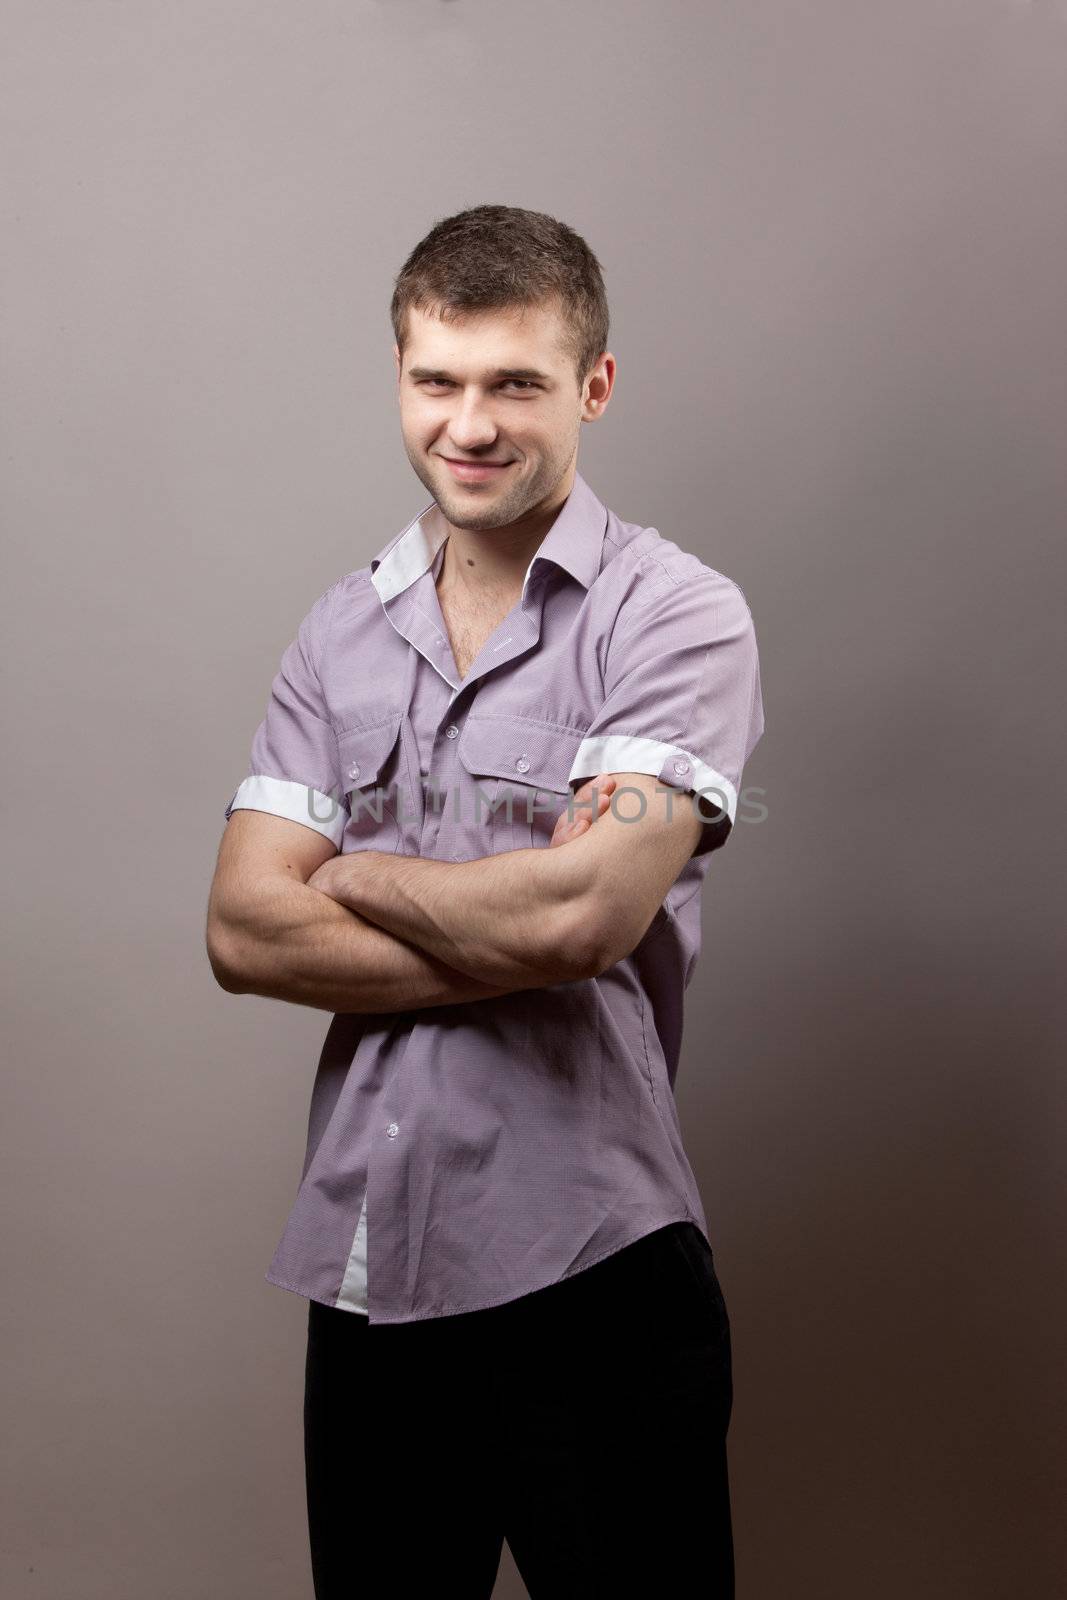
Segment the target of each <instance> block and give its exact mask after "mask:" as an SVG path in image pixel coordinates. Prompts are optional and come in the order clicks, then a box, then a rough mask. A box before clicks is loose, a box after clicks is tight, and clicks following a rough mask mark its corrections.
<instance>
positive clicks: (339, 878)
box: [307, 850, 368, 905]
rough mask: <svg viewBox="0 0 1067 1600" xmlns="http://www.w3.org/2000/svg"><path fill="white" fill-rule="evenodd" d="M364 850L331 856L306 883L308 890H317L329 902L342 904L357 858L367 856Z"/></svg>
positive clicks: (355, 868)
mask: <svg viewBox="0 0 1067 1600" xmlns="http://www.w3.org/2000/svg"><path fill="white" fill-rule="evenodd" d="M367 854H368V852H367V851H365V850H350V851H348V853H347V854H342V855H336V856H331V857H330V858H329V860H328V861H324V862H323V863H322V866H321V867H316V868H315V871H314V872H313V873H312V874H311V877H310V878H309V879H308V881H307V886H308V888H309V889H317V890H318V891H319V893H320V894H328V895H329V897H330V899H331V900H339V901H340V902H341V904H342V905H343V904H344V900H345V885H346V884H347V883H348V882H349V881H350V879H351V877H352V873H353V872H354V871H355V870H358V868H357V857H359V856H361V855H367Z"/></svg>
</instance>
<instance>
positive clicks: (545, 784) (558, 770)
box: [459, 714, 585, 794]
mask: <svg viewBox="0 0 1067 1600" xmlns="http://www.w3.org/2000/svg"><path fill="white" fill-rule="evenodd" d="M584 738H585V729H584V728H563V727H557V726H556V725H555V724H553V723H545V722H534V721H532V720H531V719H530V718H529V717H505V716H481V717H479V716H475V715H473V714H471V715H470V716H468V718H467V721H466V723H465V725H464V728H463V731H462V733H461V734H460V737H459V758H460V760H461V761H462V763H463V765H464V767H466V769H467V771H468V772H470V773H471V774H473V775H474V776H475V777H492V778H504V779H506V780H507V781H509V782H510V783H513V784H516V785H520V784H521V785H523V786H525V787H527V788H531V789H549V790H552V791H554V792H555V793H556V794H569V793H570V792H571V789H570V785H569V783H568V782H567V774H568V773H569V772H570V770H571V767H572V766H573V765H574V758H575V756H576V755H577V754H578V746H579V745H580V744H581V742H582V740H583V739H584Z"/></svg>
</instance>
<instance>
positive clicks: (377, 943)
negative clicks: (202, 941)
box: [212, 876, 533, 1012]
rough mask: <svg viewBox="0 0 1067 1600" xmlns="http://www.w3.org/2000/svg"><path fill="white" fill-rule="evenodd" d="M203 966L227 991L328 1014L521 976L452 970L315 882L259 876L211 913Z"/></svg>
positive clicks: (452, 997) (463, 995) (460, 992)
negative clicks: (218, 913)
mask: <svg viewBox="0 0 1067 1600" xmlns="http://www.w3.org/2000/svg"><path fill="white" fill-rule="evenodd" d="M216 927H217V929H218V931H217V933H216V937H215V945H214V948H215V954H214V955H213V958H212V967H213V969H214V970H215V973H216V977H217V978H218V979H219V982H220V983H221V984H222V985H223V987H224V988H226V989H227V990H228V991H229V992H230V993H233V994H258V995H263V996H266V997H269V998H271V999H275V1000H288V1001H291V1002H293V1003H294V1004H296V1005H305V1006H312V1007H316V1008H318V1009H320V1010H323V1011H334V1012H392V1011H412V1010H420V1009H422V1008H424V1007H426V1006H441V1005H456V1004H459V1003H461V1002H463V1001H470V1000H484V999H489V998H492V997H493V996H495V995H500V994H507V993H510V992H511V991H512V990H513V989H515V988H520V987H532V986H533V981H532V979H531V981H530V982H529V983H526V984H522V983H500V982H488V981H485V980H482V979H479V978H477V977H475V976H472V975H470V974H468V973H464V972H459V971H457V970H456V969H454V968H452V967H450V966H449V965H448V964H447V963H446V962H444V961H442V960H440V959H439V958H437V957H435V956H434V955H432V954H430V953H428V952H427V951H425V950H422V949H420V948H418V947H417V946H415V945H412V944H410V943H408V942H406V941H405V940H403V939H401V938H398V937H397V936H396V935H394V934H392V933H390V932H389V931H387V930H386V929H383V928H381V927H379V926H376V925H375V924H374V923H371V922H369V921H367V920H365V919H364V918H363V917H361V916H359V915H358V914H357V913H356V912H354V911H353V910H351V909H350V908H349V907H347V906H345V905H341V904H340V903H339V902H338V901H337V900H334V899H332V898H331V897H330V896H329V895H327V894H323V893H321V892H320V891H319V890H318V889H313V888H309V887H308V886H307V885H305V884H302V883H299V882H297V881H296V880H294V879H291V878H287V877H283V876H279V877H276V878H274V877H272V878H268V879H264V880H263V881H262V882H261V883H260V884H258V885H257V887H256V890H255V893H254V895H251V896H248V895H246V896H244V897H243V898H242V901H241V904H240V907H239V908H231V909H230V910H229V913H228V915H227V916H226V917H225V919H222V918H216Z"/></svg>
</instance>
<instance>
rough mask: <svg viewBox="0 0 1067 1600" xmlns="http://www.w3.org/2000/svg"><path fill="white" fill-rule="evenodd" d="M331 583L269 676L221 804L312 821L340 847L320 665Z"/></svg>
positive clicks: (341, 819) (340, 809)
mask: <svg viewBox="0 0 1067 1600" xmlns="http://www.w3.org/2000/svg"><path fill="white" fill-rule="evenodd" d="M336 591H337V585H334V587H333V588H331V589H328V590H327V591H326V593H325V594H324V595H321V596H320V597H319V599H318V600H316V602H315V604H314V605H313V606H312V608H311V610H310V611H309V612H308V614H307V616H306V617H305V618H304V620H303V622H301V624H300V627H299V629H298V631H297V636H296V638H295V639H294V640H293V641H292V643H291V644H290V645H289V646H288V648H287V649H286V651H285V653H284V655H283V656H282V659H281V665H280V667H279V669H278V672H277V674H276V675H275V678H274V681H273V683H272V684H271V692H270V702H269V704H268V706H267V713H266V716H265V717H264V718H263V721H262V722H261V723H260V725H259V727H258V728H257V729H256V732H255V734H254V736H253V739H252V749H251V754H250V757H249V762H248V772H247V776H246V777H245V778H244V779H243V781H242V782H241V784H240V785H239V786H238V789H237V792H236V793H235V794H234V797H233V799H232V800H231V801H230V803H229V805H228V806H227V807H226V817H227V820H228V819H229V816H230V813H231V812H233V811H239V810H242V809H243V810H250V811H269V812H271V813H272V814H273V815H274V816H276V817H287V818H288V819H289V820H290V821H291V822H300V823H302V824H303V826H304V827H305V828H313V829H314V830H315V831H316V833H321V834H322V835H323V836H324V837H325V838H327V839H330V840H332V842H333V844H334V845H335V846H336V847H337V848H338V849H340V846H341V839H342V836H343V834H344V830H345V824H346V823H347V821H348V812H347V808H346V807H345V806H344V804H343V803H342V802H341V800H340V798H339V797H340V796H341V795H342V793H343V786H342V783H341V774H340V770H339V759H338V747H337V735H336V733H335V732H334V728H333V724H332V723H331V721H330V718H329V715H328V711H327V707H326V705H325V703H324V699H323V692H322V683H321V679H320V669H321V663H322V657H323V651H324V649H325V646H326V640H327V637H328V634H329V625H330V615H331V611H332V607H333V603H334V599H335V597H336Z"/></svg>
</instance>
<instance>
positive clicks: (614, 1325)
mask: <svg viewBox="0 0 1067 1600" xmlns="http://www.w3.org/2000/svg"><path fill="white" fill-rule="evenodd" d="M732 1401H733V1385H732V1378H731V1367H730V1327H729V1319H728V1317H727V1313H726V1303H725V1300H724V1298H723V1294H722V1290H721V1288H720V1285H719V1281H718V1278H717V1275H716V1272H715V1268H714V1264H713V1257H712V1251H711V1249H710V1247H709V1245H708V1243H707V1241H706V1240H705V1238H704V1236H703V1234H702V1233H701V1232H700V1230H699V1229H698V1228H697V1227H696V1226H695V1225H694V1224H693V1223H689V1222H674V1223H671V1224H669V1225H668V1226H666V1227H663V1228H658V1229H657V1230H656V1231H655V1232H653V1233H650V1234H646V1235H645V1237H644V1238H642V1239H638V1240H637V1241H636V1242H635V1243H633V1244H631V1245H627V1246H626V1247H625V1248H624V1249H622V1250H619V1251H617V1252H616V1253H615V1254H614V1255H611V1256H607V1257H606V1258H605V1259H604V1260H603V1261H598V1262H596V1263H594V1265H593V1266H591V1267H586V1268H584V1269H583V1270H582V1271H581V1272H578V1273H576V1274H575V1275H574V1276H573V1277H571V1278H565V1279H563V1280H562V1281H561V1282H559V1283H554V1284H550V1285H549V1286H548V1287H547V1288H544V1289H539V1290H537V1291H536V1292H535V1293H533V1294H529V1295H523V1296H522V1297H521V1298H519V1299H517V1300H511V1301H508V1302H506V1303H505V1304H504V1305H500V1306H490V1307H487V1308H485V1309H483V1310H480V1311H469V1312H463V1313H460V1314H458V1315H455V1316H448V1317H437V1318H431V1319H428V1320H424V1321H421V1322H410V1323H387V1324H378V1325H374V1324H371V1323H369V1322H368V1321H367V1318H366V1317H364V1316H360V1315H358V1314H356V1313H354V1312H351V1311H342V1310H339V1309H337V1308H336V1307H334V1306H326V1305H322V1304H320V1303H319V1302H318V1301H314V1300H312V1301H309V1311H308V1342H307V1366H306V1384H305V1398H304V1448H305V1465H306V1480H307V1501H308V1527H309V1533H310V1539H311V1562H312V1572H313V1576H314V1584H315V1595H316V1600H364V1597H370V1600H402V1597H407V1596H413V1597H414V1596H417V1597H420V1600H422V1597H426V1600H437V1597H441V1596H457V1597H459V1600H482V1597H484V1600H489V1597H490V1596H491V1595H492V1592H493V1587H494V1580H495V1578H496V1574H497V1569H498V1565H499V1561H500V1554H501V1547H502V1543H503V1540H504V1539H505V1538H506V1539H507V1542H508V1545H509V1547H510V1549H511V1553H512V1556H513V1557H514V1559H515V1563H516V1566H517V1567H518V1569H519V1572H520V1573H521V1575H522V1578H523V1581H524V1583H525V1584H526V1587H527V1589H528V1591H529V1593H530V1595H531V1596H533V1597H534V1600H569V1597H571V1596H574V1597H578V1596H581V1597H582V1600H589V1597H591V1596H602V1597H603V1600H623V1597H625V1596H633V1597H634V1600H637V1597H640V1600H652V1597H656V1596H660V1595H662V1596H668V1595H669V1596H670V1597H671V1600H682V1597H683V1596H685V1597H686V1600H689V1597H695V1596H706V1597H707V1600H732V1596H733V1593H734V1562H733V1540H732V1532H731V1522H730V1494H729V1484H728V1475H727V1461H726V1433H727V1428H728V1426H729V1420H730V1410H731V1406H732Z"/></svg>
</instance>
